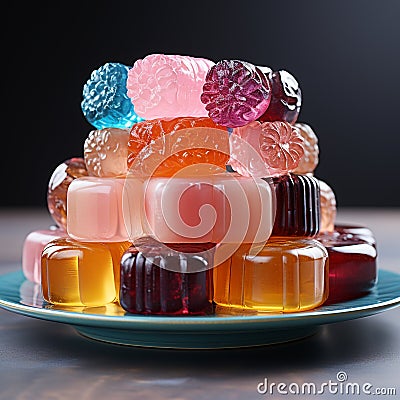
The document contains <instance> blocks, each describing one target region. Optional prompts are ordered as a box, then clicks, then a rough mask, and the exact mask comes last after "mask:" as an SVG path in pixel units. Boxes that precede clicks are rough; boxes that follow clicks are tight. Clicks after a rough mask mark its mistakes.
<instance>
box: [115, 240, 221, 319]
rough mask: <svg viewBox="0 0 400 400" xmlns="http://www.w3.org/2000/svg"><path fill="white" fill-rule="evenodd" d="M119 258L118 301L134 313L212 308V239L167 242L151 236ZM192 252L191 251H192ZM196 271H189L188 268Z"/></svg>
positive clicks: (202, 311)
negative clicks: (164, 242) (166, 245)
mask: <svg viewBox="0 0 400 400" xmlns="http://www.w3.org/2000/svg"><path fill="white" fill-rule="evenodd" d="M135 244H136V246H138V248H136V247H134V246H131V247H130V248H129V249H127V250H126V252H125V253H124V255H123V256H122V258H121V289H120V304H121V307H122V308H123V309H125V310H126V311H128V312H129V313H134V314H164V315H205V314H211V313H212V312H213V304H212V270H211V269H210V265H211V266H212V263H213V260H212V254H213V253H212V247H213V246H214V245H213V244H212V243H204V244H203V243H196V244H193V243H192V244H170V245H169V249H168V248H166V247H165V246H163V247H161V246H160V243H159V242H157V241H156V240H154V239H152V238H151V237H143V238H141V239H140V240H138V241H137V242H135ZM191 253H193V255H192V254H191ZM192 269H194V270H196V271H199V272H188V271H190V270H192Z"/></svg>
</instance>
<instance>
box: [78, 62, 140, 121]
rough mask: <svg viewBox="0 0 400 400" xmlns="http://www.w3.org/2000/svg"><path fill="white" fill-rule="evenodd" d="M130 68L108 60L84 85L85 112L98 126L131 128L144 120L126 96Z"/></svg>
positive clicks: (83, 106) (88, 118)
mask: <svg viewBox="0 0 400 400" xmlns="http://www.w3.org/2000/svg"><path fill="white" fill-rule="evenodd" d="M128 70H129V67H127V66H126V65H123V64H120V63H106V64H104V65H102V66H101V67H100V68H98V69H97V70H94V71H93V72H92V74H91V76H90V79H88V81H87V82H86V84H85V85H84V86H83V100H82V102H81V108H82V112H83V115H84V116H85V117H86V119H87V120H88V122H89V123H90V124H92V125H93V126H94V127H95V128H96V129H102V128H130V127H131V126H132V125H133V124H135V123H136V122H139V121H142V118H140V117H139V116H138V115H137V114H136V113H135V110H134V107H133V105H132V102H131V100H130V99H129V97H128V96H127V90H126V80H127V77H128Z"/></svg>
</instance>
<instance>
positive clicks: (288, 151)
mask: <svg viewBox="0 0 400 400" xmlns="http://www.w3.org/2000/svg"><path fill="white" fill-rule="evenodd" d="M261 127H262V133H261V137H260V151H261V155H262V156H263V157H264V160H265V162H266V163H267V164H268V165H269V166H270V167H271V170H273V172H274V173H275V174H279V175H283V174H287V173H288V172H290V171H293V170H294V169H295V168H296V167H297V166H298V165H299V162H300V159H301V158H302V157H303V155H304V148H303V141H304V140H303V138H302V137H301V135H300V134H299V132H298V130H297V128H295V127H294V126H292V125H290V124H289V123H287V122H282V121H274V122H265V123H263V124H261Z"/></svg>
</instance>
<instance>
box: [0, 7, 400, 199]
mask: <svg viewBox="0 0 400 400" xmlns="http://www.w3.org/2000/svg"><path fill="white" fill-rule="evenodd" d="M2 14H3V25H2V30H3V32H2V65H3V68H2V70H3V79H2V84H1V88H2V92H1V97H2V100H3V102H2V104H5V106H4V105H3V112H2V113H1V115H2V119H3V127H2V128H3V129H2V138H1V144H2V147H1V150H2V151H1V153H2V154H1V158H0V159H1V167H0V168H1V169H0V170H1V172H2V182H3V185H2V189H1V196H0V206H46V190H47V184H48V180H49V178H50V176H51V174H52V172H53V170H54V169H55V168H56V167H57V166H58V165H59V164H60V163H61V162H63V161H64V160H66V159H68V158H71V157H74V156H79V157H81V156H82V154H83V143H84V140H85V139H86V137H87V135H88V133H89V131H90V130H92V129H94V128H93V127H92V126H91V125H90V124H89V123H88V122H87V121H86V120H85V118H84V116H83V114H82V112H81V108H80V102H81V95H82V88H83V85H84V83H85V82H86V80H87V79H88V78H89V77H90V73H91V72H92V71H93V70H94V69H97V68H99V67H100V66H101V65H103V64H105V63H106V62H120V63H123V64H126V65H129V66H131V65H132V64H133V63H134V61H135V60H136V59H138V58H143V57H144V56H146V55H148V54H151V53H165V54H186V55H192V56H198V57H205V58H209V59H211V60H213V61H215V62H217V61H218V60H221V59H229V58H230V59H233V58H236V59H241V60H246V61H249V62H252V63H254V64H257V65H268V66H270V67H272V68H273V69H275V70H277V69H286V70H287V71H289V72H291V73H292V74H293V75H294V76H295V77H296V78H297V80H298V81H299V82H300V86H301V89H302V92H303V106H302V109H301V112H300V116H299V122H306V123H308V124H309V125H311V126H312V127H313V129H314V131H315V132H316V134H317V136H318V137H319V146H320V163H319V166H318V167H317V169H316V173H315V174H316V176H317V177H318V178H320V179H322V180H324V181H325V182H327V183H328V184H329V185H330V186H331V187H332V188H333V189H334V191H335V193H336V197H337V202H338V206H339V207H340V206H366V207H371V206H382V207H383V206H396V207H397V206H400V194H399V193H400V188H399V186H400V185H399V183H400V179H399V172H400V128H399V114H400V113H399V103H400V79H399V74H400V22H399V20H400V2H399V1H397V0H392V1H390V0H384V1H362V0H348V1H345V0H343V1H330V2H328V1H319V0H315V1H304V0H303V1H298V0H293V1H277V0H274V1H261V0H260V1H233V0H231V1H216V0H214V1H208V0H207V1H201V2H189V1H169V2H161V1H160V2H146V3H145V4H144V3H142V2H136V1H108V2H100V1H97V2H91V1H85V2H81V5H79V6H77V5H70V3H67V2H65V3H64V5H63V4H62V3H60V2H44V1H42V2H40V3H39V2H34V3H33V4H32V3H31V4H30V5H25V4H23V5H21V4H19V3H18V2H14V3H12V4H11V3H10V4H8V5H6V6H3V12H2ZM4 107H5V110H4Z"/></svg>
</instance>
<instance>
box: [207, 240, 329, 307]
mask: <svg viewBox="0 0 400 400" xmlns="http://www.w3.org/2000/svg"><path fill="white" fill-rule="evenodd" d="M327 260H328V254H327V251H326V249H325V247H324V246H322V245H321V244H320V243H319V242H318V241H316V240H315V239H296V238H287V237H271V238H270V239H269V240H268V242H267V243H266V245H265V246H264V247H263V248H261V249H260V250H259V252H258V254H256V255H253V254H250V253H249V245H244V244H243V245H241V246H240V248H239V249H238V250H237V252H236V253H235V254H233V255H232V257H230V258H229V259H228V260H227V261H225V262H224V263H222V264H220V265H217V266H215V268H214V302H215V303H216V304H217V308H216V311H217V312H219V310H221V309H222V310H223V309H229V310H231V311H239V312H245V313H246V312H283V313H285V312H296V311H304V310H310V309H313V308H315V307H318V306H319V305H321V304H322V303H323V302H324V301H325V300H326V298H327V296H328V262H327Z"/></svg>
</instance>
